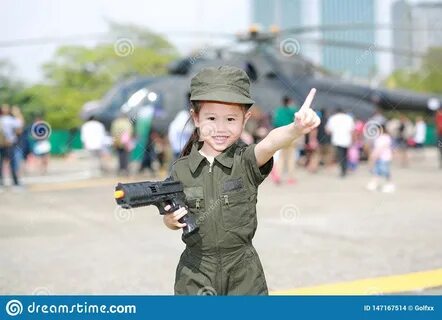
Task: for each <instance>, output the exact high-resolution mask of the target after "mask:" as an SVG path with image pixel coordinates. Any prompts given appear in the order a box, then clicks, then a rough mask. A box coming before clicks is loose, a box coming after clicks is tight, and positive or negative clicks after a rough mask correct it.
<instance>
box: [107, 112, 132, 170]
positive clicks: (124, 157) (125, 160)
mask: <svg viewBox="0 0 442 320" xmlns="http://www.w3.org/2000/svg"><path fill="white" fill-rule="evenodd" d="M110 131H111V136H112V139H113V145H114V149H115V151H116V152H117V154H118V171H117V174H119V175H121V174H124V175H126V176H128V175H129V155H130V152H131V151H132V149H133V140H132V136H133V127H132V122H130V120H129V119H128V117H127V116H126V115H125V114H124V113H120V114H119V116H118V117H117V118H116V119H115V120H114V121H112V124H111V130H110Z"/></svg>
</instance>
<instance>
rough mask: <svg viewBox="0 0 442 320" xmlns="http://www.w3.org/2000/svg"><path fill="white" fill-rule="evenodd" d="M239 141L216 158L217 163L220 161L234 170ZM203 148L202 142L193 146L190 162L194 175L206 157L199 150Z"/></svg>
mask: <svg viewBox="0 0 442 320" xmlns="http://www.w3.org/2000/svg"><path fill="white" fill-rule="evenodd" d="M238 143H239V142H238V141H236V142H234V143H233V144H232V145H231V146H230V147H228V148H227V149H226V150H224V151H223V152H222V153H220V154H219V155H217V156H216V157H215V161H218V162H219V163H220V164H222V165H223V166H224V167H227V168H232V166H233V157H234V155H235V150H236V148H237V146H238ZM202 146H203V142H202V141H198V142H196V143H194V144H193V145H192V150H191V151H190V154H189V160H190V164H189V166H190V170H191V171H192V173H195V171H196V169H198V167H199V166H200V164H201V162H202V161H203V160H204V159H205V157H204V156H203V155H202V154H201V153H199V151H198V150H199V149H201V147H202Z"/></svg>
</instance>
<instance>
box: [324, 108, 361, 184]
mask: <svg viewBox="0 0 442 320" xmlns="http://www.w3.org/2000/svg"><path fill="white" fill-rule="evenodd" d="M325 128H326V130H327V132H328V133H329V134H330V135H331V142H332V145H333V146H334V147H335V148H336V156H337V161H338V163H339V166H340V167H341V173H340V176H341V177H342V178H343V177H345V176H346V175H347V152H348V148H349V147H350V146H351V143H352V134H353V130H354V128H355V123H354V121H353V118H352V117H351V116H349V115H348V114H346V113H344V111H343V110H342V109H341V108H338V109H336V113H335V114H334V115H332V116H331V117H330V118H329V119H328V121H327V124H326V126H325Z"/></svg>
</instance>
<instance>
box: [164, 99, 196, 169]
mask: <svg viewBox="0 0 442 320" xmlns="http://www.w3.org/2000/svg"><path fill="white" fill-rule="evenodd" d="M189 99H190V93H188V94H187V100H186V106H185V107H184V108H183V109H182V110H181V111H180V112H178V113H177V115H176V116H175V118H174V119H173V120H172V122H171V123H170V125H169V129H168V138H169V143H170V146H171V148H172V153H173V161H175V160H176V159H178V158H179V156H180V154H181V152H182V151H183V148H184V146H185V144H186V142H187V141H188V140H189V139H190V136H191V135H192V132H193V129H194V128H193V125H192V123H191V122H190V112H189V104H190V100H189Z"/></svg>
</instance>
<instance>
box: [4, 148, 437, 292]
mask: <svg viewBox="0 0 442 320" xmlns="http://www.w3.org/2000/svg"><path fill="white" fill-rule="evenodd" d="M435 151H436V150H426V154H425V158H419V159H414V161H413V163H412V165H411V166H410V168H407V169H402V168H398V167H394V169H393V174H394V178H395V182H396V184H397V188H398V189H397V191H396V192H395V193H394V194H383V193H378V192H374V193H371V192H368V191H366V190H365V189H364V185H365V184H366V182H367V181H368V179H369V174H368V172H367V168H366V167H364V166H363V167H361V168H360V170H359V171H358V172H357V173H355V174H354V175H352V176H350V177H348V178H347V179H345V180H341V179H339V178H337V177H336V172H335V171H333V172H331V171H330V172H320V173H319V174H316V175H311V174H308V173H306V172H304V171H302V172H301V171H299V172H298V177H299V183H298V184H297V185H295V186H286V185H283V186H278V187H275V186H274V185H273V184H272V183H271V182H269V181H266V182H264V184H263V185H262V187H261V189H260V194H259V200H258V201H259V202H258V214H259V227H258V231H257V234H256V237H255V241H254V242H255V246H256V248H257V250H258V252H259V253H260V256H261V260H262V263H263V266H264V269H265V272H266V277H267V280H268V285H269V287H270V289H271V290H273V291H277V290H286V289H292V288H301V287H310V286H316V285H321V284H326V283H335V282H343V281H351V280H356V279H362V278H372V277H378V276H388V275H398V274H406V273H411V272H416V271H425V270H431V269H438V268H442V249H441V243H442V232H441V231H440V230H441V226H442V210H441V199H442V198H441V191H442V179H441V178H442V170H438V169H437V165H436V162H437V161H436V152H435ZM88 167H89V164H88V162H87V161H85V160H81V159H71V160H69V161H63V162H62V161H55V162H53V164H52V168H51V169H50V172H49V178H48V177H46V178H44V179H42V178H39V177H33V178H29V179H28V180H27V182H28V183H29V186H28V190H27V191H26V192H21V193H14V192H9V191H8V192H4V193H3V194H0V294H32V293H52V294H170V293H172V290H173V281H174V275H175V267H176V264H177V262H178V258H179V254H180V252H181V251H182V249H183V244H182V243H181V242H180V233H179V232H174V231H170V230H168V229H166V228H165V227H164V226H163V224H162V219H161V217H160V216H159V215H158V213H157V211H156V208H154V207H149V208H140V209H136V210H133V211H122V210H120V209H119V208H118V207H116V205H115V203H114V201H113V188H114V185H115V183H116V182H117V181H118V179H115V178H93V177H92V178H91V174H90V172H89V171H88V170H87V169H88ZM142 178H143V177H138V179H142ZM417 289H418V288H417ZM373 290H374V289H373V288H367V294H372V293H373V292H372V291H373ZM441 290H442V289H440V288H436V289H429V290H425V291H419V293H423V294H427V293H428V294H441V292H442V291H441Z"/></svg>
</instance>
